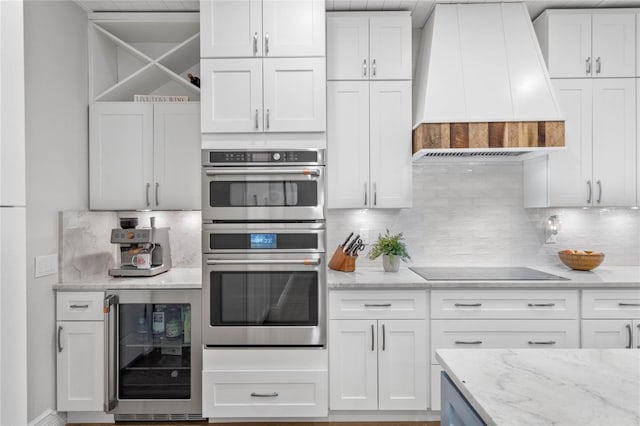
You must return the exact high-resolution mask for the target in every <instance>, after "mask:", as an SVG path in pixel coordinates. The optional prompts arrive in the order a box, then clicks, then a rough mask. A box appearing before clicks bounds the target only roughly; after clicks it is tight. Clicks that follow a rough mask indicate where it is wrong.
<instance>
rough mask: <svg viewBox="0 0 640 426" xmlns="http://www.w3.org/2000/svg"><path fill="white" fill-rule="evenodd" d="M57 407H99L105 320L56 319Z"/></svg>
mask: <svg viewBox="0 0 640 426" xmlns="http://www.w3.org/2000/svg"><path fill="white" fill-rule="evenodd" d="M56 339H57V340H56V354H57V389H58V390H57V410H58V411H102V410H103V403H104V368H105V364H104V323H103V322H102V321H58V322H57V333H56Z"/></svg>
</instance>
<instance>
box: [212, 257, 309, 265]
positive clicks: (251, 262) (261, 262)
mask: <svg viewBox="0 0 640 426" xmlns="http://www.w3.org/2000/svg"><path fill="white" fill-rule="evenodd" d="M319 264H320V259H290V260H289V259H286V260H274V259H253V260H251V259H248V260H240V259H209V260H207V265H305V266H308V265H319Z"/></svg>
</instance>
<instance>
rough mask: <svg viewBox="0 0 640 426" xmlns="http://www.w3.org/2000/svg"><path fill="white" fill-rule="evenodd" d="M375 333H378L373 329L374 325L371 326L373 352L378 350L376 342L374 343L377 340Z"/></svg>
mask: <svg viewBox="0 0 640 426" xmlns="http://www.w3.org/2000/svg"><path fill="white" fill-rule="evenodd" d="M375 332H376V331H375V329H374V328H373V324H371V351H372V352H373V351H375V350H376V348H375V346H374V345H375V342H374V340H375Z"/></svg>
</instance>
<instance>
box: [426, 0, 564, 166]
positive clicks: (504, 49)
mask: <svg viewBox="0 0 640 426" xmlns="http://www.w3.org/2000/svg"><path fill="white" fill-rule="evenodd" d="M413 103H414V105H413V112H414V117H413V123H414V125H413V153H414V155H413V158H414V160H417V159H419V158H422V157H424V156H428V157H433V156H435V157H442V156H476V155H479V156H503V157H512V156H519V155H521V154H526V153H531V152H538V153H540V152H541V153H546V152H548V151H549V150H553V149H559V148H562V147H564V121H563V118H562V114H561V112H560V107H559V105H558V102H557V101H556V98H555V93H554V90H553V87H552V86H551V80H550V79H549V73H548V71H547V68H546V65H545V63H544V59H543V57H542V53H541V52H540V46H539V45H538V41H537V39H536V35H535V32H534V29H533V25H532V24H531V19H530V17H529V13H528V12H527V9H526V6H525V5H524V4H523V3H477V4H474V3H466V4H437V5H436V6H435V10H434V12H433V13H432V14H431V16H430V17H429V19H428V20H427V23H426V24H425V26H424V29H423V31H422V38H421V40H420V50H419V54H418V61H417V64H416V71H415V78H414V86H413Z"/></svg>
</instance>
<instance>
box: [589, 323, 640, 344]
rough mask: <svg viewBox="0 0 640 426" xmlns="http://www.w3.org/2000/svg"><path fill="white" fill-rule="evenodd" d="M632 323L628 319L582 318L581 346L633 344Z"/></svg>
mask: <svg viewBox="0 0 640 426" xmlns="http://www.w3.org/2000/svg"><path fill="white" fill-rule="evenodd" d="M633 325H634V324H633V321H631V320H630V319H628V320H627V319H610V320H607V319H600V320H582V347H583V348H602V349H611V348H613V349H615V348H627V347H629V346H630V345H632V346H633V343H634V341H633V335H634V332H635V333H636V334H637V331H634V329H633ZM639 344H640V343H637V344H636V345H635V346H638V345H639Z"/></svg>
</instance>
